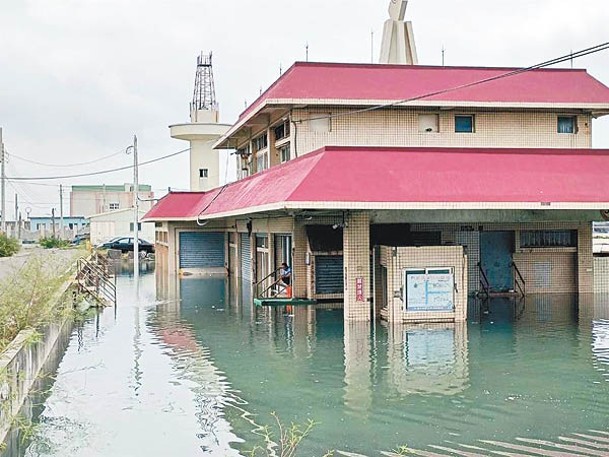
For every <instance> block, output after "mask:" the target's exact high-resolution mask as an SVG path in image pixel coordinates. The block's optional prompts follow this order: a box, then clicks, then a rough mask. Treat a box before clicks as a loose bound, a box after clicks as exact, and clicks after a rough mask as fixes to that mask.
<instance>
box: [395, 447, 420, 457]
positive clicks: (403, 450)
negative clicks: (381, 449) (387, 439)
mask: <svg viewBox="0 0 609 457" xmlns="http://www.w3.org/2000/svg"><path fill="white" fill-rule="evenodd" d="M391 452H392V453H393V454H395V455H396V456H397V455H400V456H403V455H413V454H414V452H413V451H411V450H410V449H408V446H398V447H397V448H396V449H393V450H392V451H391Z"/></svg>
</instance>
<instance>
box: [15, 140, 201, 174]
mask: <svg viewBox="0 0 609 457" xmlns="http://www.w3.org/2000/svg"><path fill="white" fill-rule="evenodd" d="M188 151H190V148H186V149H182V150H181V151H178V152H174V153H172V154H167V155H165V156H161V157H157V158H156V159H151V160H147V161H145V162H140V163H139V166H140V167H141V166H144V165H150V164H152V163H156V162H160V161H162V160H167V159H170V158H172V157H175V156H178V155H180V154H184V153H185V152H188ZM131 168H133V165H125V166H124V167H117V168H111V169H108V170H99V171H93V172H90V173H79V174H74V175H63V176H36V177H35V176H13V177H7V179H11V180H13V181H50V180H55V179H72V178H84V177H88V176H99V175H105V174H108V173H115V172H117V171H123V170H129V169H131Z"/></svg>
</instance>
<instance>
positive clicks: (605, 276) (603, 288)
mask: <svg viewBox="0 0 609 457" xmlns="http://www.w3.org/2000/svg"><path fill="white" fill-rule="evenodd" d="M594 293H595V294H609V257H595V258H594Z"/></svg>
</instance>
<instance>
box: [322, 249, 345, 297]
mask: <svg viewBox="0 0 609 457" xmlns="http://www.w3.org/2000/svg"><path fill="white" fill-rule="evenodd" d="M343 275H344V273H343V256H342V255H324V256H316V257H315V293H316V294H318V295H321V294H324V295H325V294H342V293H344V279H343V278H344V276H343Z"/></svg>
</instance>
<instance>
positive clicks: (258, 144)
mask: <svg viewBox="0 0 609 457" xmlns="http://www.w3.org/2000/svg"><path fill="white" fill-rule="evenodd" d="M268 144H269V142H268V135H267V134H266V133H264V134H262V135H260V136H259V137H256V138H254V140H253V141H252V145H253V147H254V152H257V151H260V150H261V149H264V148H266V147H267V146H268Z"/></svg>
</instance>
